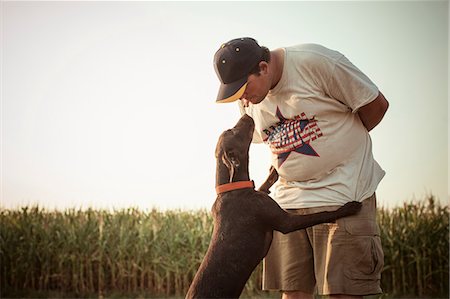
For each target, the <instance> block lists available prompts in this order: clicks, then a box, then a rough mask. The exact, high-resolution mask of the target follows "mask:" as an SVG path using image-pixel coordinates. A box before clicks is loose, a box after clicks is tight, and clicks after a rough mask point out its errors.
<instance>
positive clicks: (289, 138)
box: [264, 107, 323, 167]
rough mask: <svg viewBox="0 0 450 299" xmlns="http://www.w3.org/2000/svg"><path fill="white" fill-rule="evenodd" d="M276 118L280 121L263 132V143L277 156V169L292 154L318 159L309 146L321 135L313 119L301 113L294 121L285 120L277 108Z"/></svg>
mask: <svg viewBox="0 0 450 299" xmlns="http://www.w3.org/2000/svg"><path fill="white" fill-rule="evenodd" d="M276 116H277V117H278V119H279V120H280V121H279V122H278V123H277V124H275V125H273V126H271V127H269V128H268V129H265V130H264V133H265V134H266V135H267V137H266V138H265V139H264V142H266V143H268V144H269V146H270V149H271V151H272V153H273V154H275V155H277V156H278V167H281V165H282V164H283V162H284V161H286V159H287V158H288V157H289V155H290V154H291V153H292V152H297V153H299V154H303V155H308V156H316V157H319V154H318V153H317V152H316V151H315V150H314V149H313V147H312V146H311V145H310V142H311V141H313V140H316V139H317V138H319V137H321V136H322V135H323V134H322V131H321V130H320V128H319V126H318V125H317V120H315V118H314V117H312V118H311V119H309V118H308V117H307V116H306V114H305V113H304V112H302V113H301V114H300V115H297V116H295V117H294V119H286V118H285V117H284V116H283V115H282V114H281V111H280V109H279V108H278V107H277V112H276Z"/></svg>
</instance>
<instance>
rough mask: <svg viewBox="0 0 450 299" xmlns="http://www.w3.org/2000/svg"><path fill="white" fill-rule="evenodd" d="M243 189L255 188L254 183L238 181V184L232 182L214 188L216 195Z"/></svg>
mask: <svg viewBox="0 0 450 299" xmlns="http://www.w3.org/2000/svg"><path fill="white" fill-rule="evenodd" d="M245 188H252V189H254V188H255V183H254V182H253V181H239V182H232V183H228V184H223V185H219V186H217V187H216V192H217V194H221V193H225V192H228V191H233V190H238V189H245Z"/></svg>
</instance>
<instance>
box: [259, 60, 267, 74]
mask: <svg viewBox="0 0 450 299" xmlns="http://www.w3.org/2000/svg"><path fill="white" fill-rule="evenodd" d="M259 69H260V72H259V73H260V74H261V75H267V72H268V69H269V64H268V63H267V62H266V61H261V62H260V63H259Z"/></svg>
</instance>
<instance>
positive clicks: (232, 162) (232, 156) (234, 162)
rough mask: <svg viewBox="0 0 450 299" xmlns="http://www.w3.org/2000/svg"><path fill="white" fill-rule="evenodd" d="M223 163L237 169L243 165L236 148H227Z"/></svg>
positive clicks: (229, 167)
mask: <svg viewBox="0 0 450 299" xmlns="http://www.w3.org/2000/svg"><path fill="white" fill-rule="evenodd" d="M222 161H223V163H224V164H225V165H226V166H227V167H228V169H230V170H231V169H236V168H238V167H239V166H240V165H241V162H240V161H239V158H238V155H237V154H236V151H234V150H228V151H227V150H226V151H225V153H224V155H223V156H222Z"/></svg>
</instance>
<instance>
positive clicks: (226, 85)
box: [214, 37, 264, 103]
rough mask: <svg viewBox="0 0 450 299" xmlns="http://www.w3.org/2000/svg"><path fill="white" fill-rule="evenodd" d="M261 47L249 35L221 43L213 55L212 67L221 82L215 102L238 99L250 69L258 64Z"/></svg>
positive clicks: (242, 92) (261, 54)
mask: <svg viewBox="0 0 450 299" xmlns="http://www.w3.org/2000/svg"><path fill="white" fill-rule="evenodd" d="M263 53H264V51H263V49H262V48H261V47H260V46H259V45H258V42H257V41H256V40H254V39H253V38H251V37H243V38H236V39H233V40H230V41H229V42H227V43H224V44H222V46H221V47H220V49H219V50H217V52H216V54H215V55H214V69H215V70H216V74H217V77H219V80H220V82H221V84H220V88H219V93H218V95H217V99H216V102H217V103H230V102H234V101H236V100H237V99H239V98H240V97H241V96H242V95H243V94H244V91H245V87H246V86H247V79H248V75H249V73H250V71H251V70H252V69H253V68H254V67H256V65H258V63H259V62H260V61H261V59H262V56H263Z"/></svg>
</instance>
